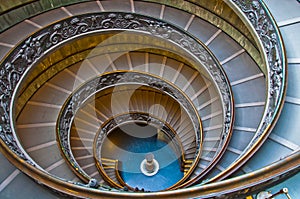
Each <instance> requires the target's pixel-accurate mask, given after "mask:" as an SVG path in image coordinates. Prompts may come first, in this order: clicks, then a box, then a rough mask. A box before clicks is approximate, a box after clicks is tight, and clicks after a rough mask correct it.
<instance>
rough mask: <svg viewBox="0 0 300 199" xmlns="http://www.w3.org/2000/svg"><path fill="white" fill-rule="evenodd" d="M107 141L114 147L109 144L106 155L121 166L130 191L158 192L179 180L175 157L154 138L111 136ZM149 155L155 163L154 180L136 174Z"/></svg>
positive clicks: (123, 134)
mask: <svg viewBox="0 0 300 199" xmlns="http://www.w3.org/2000/svg"><path fill="white" fill-rule="evenodd" d="M147 130H151V128H147ZM153 130H156V129H153ZM152 135H153V134H152ZM110 140H111V143H112V142H113V143H114V144H110V148H109V151H107V153H106V154H110V156H113V157H110V158H115V159H118V160H119V161H120V162H121V168H120V169H121V171H120V174H121V177H122V178H123V180H124V182H125V183H126V184H127V185H129V186H130V187H133V188H136V187H137V188H138V189H139V190H141V189H144V190H145V191H159V190H164V189H166V188H168V187H170V186H172V185H174V184H175V183H176V182H178V181H179V180H180V179H181V178H182V177H183V172H182V171H181V170H180V164H179V160H178V158H179V157H177V156H176V154H175V152H174V151H173V150H172V148H171V147H170V146H169V145H168V144H167V143H165V142H162V141H160V140H158V139H157V138H156V136H151V137H146V138H140V137H134V136H131V135H128V134H126V133H122V132H118V133H115V134H114V135H111V137H110ZM149 152H151V153H153V154H154V158H155V160H157V162H158V163H159V171H158V173H157V174H155V175H154V176H146V175H144V174H143V173H142V172H141V170H140V164H141V162H142V161H143V160H144V159H145V155H146V154H147V153H149Z"/></svg>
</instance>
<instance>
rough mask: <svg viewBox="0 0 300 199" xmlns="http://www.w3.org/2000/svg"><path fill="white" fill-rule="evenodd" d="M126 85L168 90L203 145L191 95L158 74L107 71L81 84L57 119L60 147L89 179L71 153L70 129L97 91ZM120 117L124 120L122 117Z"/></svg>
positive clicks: (199, 124) (73, 164)
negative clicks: (188, 95)
mask: <svg viewBox="0 0 300 199" xmlns="http://www.w3.org/2000/svg"><path fill="white" fill-rule="evenodd" d="M123 84H126V85H130V84H134V85H141V86H142V85H145V86H148V87H150V88H153V89H157V90H158V91H160V92H162V93H165V94H167V95H169V96H170V97H172V98H173V99H175V100H176V101H177V102H178V103H179V104H180V106H182V107H183V108H184V110H185V112H186V113H187V115H188V116H189V117H190V119H191V121H192V124H193V127H194V132H195V137H196V145H197V146H200V145H201V142H202V125H201V120H200V116H199V115H198V112H197V109H196V108H195V107H194V105H193V104H192V102H190V101H189V100H188V98H187V97H186V96H185V95H184V94H183V93H182V92H180V91H179V89H178V88H176V87H174V86H173V85H171V84H169V83H167V82H165V81H164V80H162V79H161V78H159V77H155V76H153V75H149V74H145V73H141V72H133V71H127V72H124V71H116V72H112V73H107V74H104V75H102V76H99V77H96V78H94V79H92V80H90V81H88V82H86V83H85V84H83V85H82V86H81V87H79V88H78V89H77V90H76V91H75V92H74V93H73V94H72V95H71V96H70V97H69V98H68V100H67V101H66V102H65V104H64V107H63V108H62V110H61V113H60V115H59V117H58V120H57V126H58V132H57V136H58V140H59V144H60V146H61V147H60V148H61V149H62V152H63V153H64V155H65V157H66V158H67V160H68V161H69V162H70V163H71V165H72V167H73V168H75V170H76V171H77V172H78V173H80V175H82V176H83V177H84V178H86V179H89V176H88V175H87V174H86V173H85V172H84V171H83V170H82V169H81V168H80V166H79V165H78V163H77V162H76V160H75V158H74V156H73V154H72V149H71V144H70V140H69V137H70V129H71V126H72V122H73V120H74V116H75V115H76V112H77V111H78V110H79V109H80V108H81V107H82V106H83V105H84V103H85V102H86V101H87V100H88V99H90V98H91V97H92V96H94V95H95V94H96V93H99V92H101V91H103V90H105V89H107V88H111V87H115V86H118V85H123ZM118 118H119V119H122V117H118ZM136 119H138V118H136ZM114 122H116V120H111V122H110V123H108V124H107V125H106V126H105V127H103V128H102V131H104V132H106V130H105V128H108V129H111V128H112V127H114V126H115V125H116V124H115V123H114ZM101 135H102V134H101ZM100 137H101V136H100ZM196 154H198V155H199V154H200V150H197V152H196Z"/></svg>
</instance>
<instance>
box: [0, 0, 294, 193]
mask: <svg viewBox="0 0 300 199" xmlns="http://www.w3.org/2000/svg"><path fill="white" fill-rule="evenodd" d="M116 2H117V3H115V4H113V3H111V2H110V1H105V0H103V1H84V2H83V1H76V0H75V1H71V2H61V3H60V4H59V5H58V4H57V3H53V5H52V4H51V5H49V4H48V3H47V2H44V1H28V2H25V3H23V4H22V3H20V5H16V7H14V6H13V5H6V4H5V5H3V8H4V10H3V11H2V12H1V13H0V19H1V20H2V19H3V22H5V23H2V25H0V27H2V28H1V30H0V31H1V32H2V34H1V36H2V35H3V38H5V39H7V41H4V40H3V39H1V36H0V46H3V49H0V55H1V56H2V57H4V58H3V60H2V62H1V71H2V72H1V82H0V95H1V101H0V102H1V109H0V114H1V118H2V120H1V121H0V123H1V129H0V137H1V139H0V143H1V148H0V149H1V153H3V154H5V156H6V157H7V158H8V159H9V160H10V161H11V162H12V163H13V164H14V165H15V166H17V168H19V169H21V170H22V171H24V173H26V174H27V175H29V176H31V177H32V178H33V179H35V180H37V181H39V183H41V184H43V185H45V186H47V187H49V188H51V189H52V190H54V191H55V192H60V193H61V194H63V195H64V194H66V195H67V196H74V193H78V194H79V195H78V196H79V197H89V198H99V197H100V198H103V197H105V198H106V197H107V198H111V197H118V198H122V197H131V198H139V197H140V195H139V193H132V192H131V191H138V192H140V191H141V190H138V189H137V190H135V189H134V188H133V187H130V186H128V185H126V182H125V181H123V179H122V176H121V175H122V174H121V173H119V172H118V171H119V169H120V168H119V167H120V165H119V164H114V165H110V164H107V165H105V164H106V163H105V162H102V161H104V159H103V157H104V158H105V157H106V156H103V154H101V143H103V142H104V140H105V139H107V135H105V136H102V134H103V130H107V129H106V128H108V130H107V132H108V133H107V134H110V133H109V132H112V131H113V130H114V128H117V127H118V126H120V127H121V126H122V125H123V124H126V123H128V122H129V123H130V122H132V121H134V122H135V123H138V122H141V121H142V122H143V123H145V124H146V123H147V124H150V123H151V121H152V123H151V124H150V125H153V126H155V127H157V124H158V126H159V128H160V127H161V126H163V127H162V128H161V129H162V132H164V135H166V136H167V137H170V138H171V139H172V140H173V141H174V143H175V144H174V146H173V147H172V149H173V151H175V152H176V154H177V155H178V156H181V162H182V163H181V168H182V171H183V172H184V177H183V178H182V179H181V180H179V181H178V182H177V183H175V184H174V186H171V187H169V188H167V191H164V192H159V191H157V192H154V193H143V196H144V197H149V198H150V197H151V198H152V197H160V198H173V197H201V198H217V197H224V198H233V197H237V196H238V197H246V196H249V195H251V194H255V193H258V192H259V191H261V190H263V189H264V188H266V187H269V186H273V185H275V184H278V183H279V182H280V181H282V180H284V179H286V178H289V177H291V176H292V175H294V174H296V173H298V172H299V157H298V156H299V146H298V145H297V144H296V143H297V142H294V141H292V140H290V139H292V138H293V137H295V136H294V134H291V135H285V136H284V137H280V136H278V134H277V133H275V134H274V133H271V132H272V130H273V128H274V126H275V124H276V122H277V120H278V118H279V115H280V112H281V109H282V108H283V103H284V96H285V92H286V81H287V80H286V75H287V69H286V65H287V63H286V62H287V60H286V57H285V56H286V55H285V49H284V45H283V41H282V38H281V35H280V32H279V28H278V27H277V25H276V22H275V21H274V19H273V18H272V16H271V14H270V11H269V10H268V9H267V7H266V5H265V3H264V2H262V1H257V0H255V1H249V2H248V1H243V0H232V1H231V0H224V1H222V0H212V1H201V2H198V1H194V0H191V1H185V0H184V1H180V2H179V1H174V2H172V1H168V0H163V1H157V0H147V1H146V0H145V1H139V0H128V1H118V0H116ZM268 4H269V2H268ZM41 5H42V6H41ZM3 8H1V9H3ZM30 8H32V10H30ZM26 10H30V12H24V11H26ZM41 10H43V12H44V13H41ZM14 12H16V13H23V14H22V15H21V17H19V18H15V19H13V18H12V17H11V16H13V15H14ZM47 16H48V17H47ZM50 16H51V17H50ZM178 16H181V17H180V18H179V17H178ZM30 17H32V18H30ZM23 19H26V20H25V21H22V20H23ZM283 23H285V22H282V24H283ZM287 23H288V22H287ZM293 23H294V22H293ZM16 24H18V25H16ZM48 24H50V25H48ZM280 24H281V23H280ZM14 25H15V26H14ZM44 26H45V27H44ZM10 27H12V28H11V29H10ZM22 27H23V28H22ZM21 29H24V30H25V31H27V32H26V33H25V34H28V35H29V36H28V37H26V36H25V35H21V32H20V31H17V30H21ZM13 32H14V33H13ZM19 32H20V33H19ZM10 34H12V35H14V36H15V37H14V39H10V37H9V35H10ZM126 42H127V43H126ZM99 44H100V45H99ZM140 44H143V45H140ZM224 49H226V50H224ZM294 61H295V60H294V59H292V62H293V63H294ZM121 74H122V75H121ZM124 74H126V75H128V76H126V75H125V76H124ZM110 75H111V76H113V78H110V77H109V76H110ZM124 77H125V78H124ZM124 79H125V80H124ZM123 80H124V81H123ZM111 85H114V86H117V87H123V88H125V87H126V86H127V87H128V86H129V85H139V86H141V85H142V87H143V88H144V89H142V87H140V89H137V90H136V93H135V94H134V95H132V94H131V93H130V92H131V91H130V89H128V88H127V90H126V89H125V90H123V91H117V90H114V87H112V86H111ZM146 87H147V89H145V88H146ZM112 92H114V93H115V96H114V99H115V100H114V99H113V100H112V96H111V93H112ZM99 93H102V94H101V95H100V94H99ZM163 93H164V94H163ZM47 96H48V97H47ZM91 96H93V97H92V98H95V100H94V101H91V100H90V98H91ZM125 96H126V97H128V96H131V101H130V103H129V104H128V105H127V104H126V103H124V102H123V101H124V100H123V101H122V99H124V98H126V97H125ZM295 99H296V98H295ZM295 99H294V98H293V99H292V98H290V97H289V98H287V103H289V102H290V101H291V102H293V103H296V104H297V101H296V100H295ZM233 101H234V102H235V104H233ZM110 102H113V103H110ZM153 104H155V105H157V107H156V106H153V107H151V106H152V105H153ZM179 104H180V105H179ZM158 105H159V107H158ZM126 107H129V108H126ZM181 107H183V109H184V111H180V108H181ZM163 110H165V111H163ZM32 112H35V113H36V115H32ZM136 114H137V115H138V116H137V115H136ZM143 114H146V117H141V115H143ZM133 115H136V117H134V118H132V117H131V116H133ZM285 115H286V114H284V116H285ZM58 116H59V119H58V120H56V118H57V117H58ZM125 116H127V117H125ZM128 116H130V118H128ZM234 116H235V120H234ZM149 117H150V118H152V119H149ZM120 118H123V120H120ZM124 118H125V120H126V121H124ZM153 118H156V120H155V119H154V120H153ZM200 118H201V120H200ZM119 120H120V121H119ZM117 121H118V122H117ZM153 121H156V122H154V123H155V124H154V123H153ZM158 121H159V122H158ZM116 122H117V123H116ZM279 124H281V123H280V122H279ZM55 125H57V132H58V133H57V136H58V137H59V138H58V142H59V143H61V145H59V146H57V145H56V141H55V131H56V130H55ZM167 127H168V128H167ZM157 128H158V127H157ZM199 129H201V133H200V130H199ZM61 130H63V133H61V132H62V131H61ZM38 132H41V133H40V135H38V134H37V133H38ZM53 132H54V134H53ZM66 132H67V133H66ZM96 132H97V133H96ZM101 132H102V133H101ZM104 134H105V133H104ZM200 134H201V135H200ZM174 136H175V137H174ZM33 138H34V139H33ZM37 138H39V139H40V141H37ZM279 145H280V147H278V150H279V149H280V150H281V149H282V148H283V151H282V152H281V151H279V153H278V155H275V156H276V157H275V156H274V158H272V157H266V160H264V161H263V163H260V164H258V165H256V166H254V167H253V168H252V166H253V162H255V160H257V159H259V157H261V156H262V154H264V153H265V154H268V153H269V152H268V150H270V149H272V148H274V146H275V147H276V146H279ZM46 149H48V150H49V152H51V153H49V158H48V160H45V158H42V157H41V155H42V154H43V153H44V152H43V151H45V150H46ZM286 149H288V150H289V151H292V152H289V151H287V150H286ZM59 150H62V152H63V154H64V155H60V154H59ZM93 150H94V152H91V151H93ZM200 152H201V153H200ZM280 154H283V156H284V157H280V160H278V158H277V157H279V155H280ZM63 156H65V157H66V160H67V161H70V162H69V163H67V164H69V166H71V168H73V171H72V170H71V171H70V170H68V167H67V166H66V165H67V164H66V162H67V161H66V162H65V160H64V159H63V158H62V157H63ZM108 158H110V157H108ZM93 159H95V160H94V161H96V165H97V167H98V169H99V172H98V171H97V167H96V165H95V163H94V162H93ZM102 159H103V160H102ZM249 160H250V161H249ZM268 164H270V165H268ZM117 165H118V166H117ZM265 165H267V166H265ZM260 166H261V167H263V168H261V167H260ZM260 168H261V169H260ZM67 170H68V171H67ZM110 172H112V173H110ZM99 173H100V174H102V176H101V175H99ZM75 174H76V175H77V177H79V179H77V177H75ZM13 175H16V176H17V175H18V174H17V173H13V174H12V176H11V177H8V178H7V179H9V178H12V179H13ZM235 176H236V177H235ZM94 178H96V179H97V181H98V182H99V186H98V183H96V185H95V186H94V185H92V180H94ZM91 179H92V180H91ZM97 181H96V182H97ZM82 182H83V183H82ZM5 183H7V182H3V183H1V184H0V195H1V190H2V189H3V188H2V187H3V186H4V187H5ZM84 183H88V184H84ZM107 184H110V185H111V186H112V187H116V188H112V187H110V186H108V185H107ZM126 187H127V188H126ZM128 189H129V190H128ZM173 189H178V190H173ZM277 190H278V189H277ZM146 192H147V190H146ZM280 193H283V192H278V194H280ZM276 194H277V193H276ZM288 197H290V196H288Z"/></svg>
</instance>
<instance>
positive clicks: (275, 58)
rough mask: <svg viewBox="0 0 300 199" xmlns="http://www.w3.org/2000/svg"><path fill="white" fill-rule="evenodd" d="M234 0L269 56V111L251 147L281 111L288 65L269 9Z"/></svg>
mask: <svg viewBox="0 0 300 199" xmlns="http://www.w3.org/2000/svg"><path fill="white" fill-rule="evenodd" d="M233 2H234V3H235V4H236V6H238V7H239V8H240V9H241V11H242V12H243V13H244V14H245V15H246V17H247V18H248V20H249V21H250V22H251V24H252V26H253V27H254V29H255V31H256V33H257V35H258V37H259V38H260V41H261V42H262V45H263V47H264V52H265V54H266V56H267V60H266V61H267V62H268V65H269V67H268V72H269V74H268V80H269V86H268V92H269V93H268V101H269V104H268V107H267V112H266V114H265V116H264V118H263V120H262V126H261V128H259V131H258V133H257V134H256V135H255V137H254V139H253V141H252V143H251V144H250V145H249V146H248V147H251V146H253V145H254V144H255V143H256V141H257V140H258V139H259V138H260V137H261V136H262V135H263V134H264V132H265V131H266V129H267V128H268V126H270V125H271V123H272V121H273V120H274V118H275V117H276V115H277V114H278V112H279V108H280V106H279V101H280V100H282V98H283V96H284V93H285V87H284V84H285V83H284V81H285V79H284V78H285V76H286V74H285V73H286V71H285V67H286V66H285V60H284V59H285V58H284V55H283V45H282V42H281V39H280V34H279V33H278V32H277V28H276V27H275V24H274V21H272V19H271V18H270V17H269V14H268V11H267V9H266V7H265V6H264V5H263V3H261V2H260V1H258V0H255V1H245V0H233Z"/></svg>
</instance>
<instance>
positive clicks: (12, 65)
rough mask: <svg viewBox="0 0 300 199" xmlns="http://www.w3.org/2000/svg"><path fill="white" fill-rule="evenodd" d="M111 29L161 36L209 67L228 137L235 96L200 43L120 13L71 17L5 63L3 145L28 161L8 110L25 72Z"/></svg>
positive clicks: (28, 41)
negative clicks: (67, 45) (80, 39)
mask: <svg viewBox="0 0 300 199" xmlns="http://www.w3.org/2000/svg"><path fill="white" fill-rule="evenodd" d="M108 29H109V30H139V31H141V32H145V33H148V34H149V33H150V34H152V35H154V36H159V37H162V38H164V39H166V40H169V41H172V42H175V43H176V44H178V45H179V46H180V47H182V48H184V49H186V50H187V51H189V52H190V53H192V54H193V55H194V56H196V57H197V58H198V59H199V61H200V62H201V63H202V64H203V66H205V67H206V69H207V70H208V72H209V74H210V75H211V76H212V78H213V79H214V81H215V83H216V84H217V87H218V89H219V90H220V92H221V97H222V102H223V103H224V118H225V119H224V128H223V135H224V136H223V137H226V135H227V134H228V131H229V128H228V127H229V126H231V124H232V117H233V116H232V95H231V91H230V88H229V83H228V82H227V79H226V76H225V73H224V72H223V70H222V69H221V67H220V66H219V65H218V63H217V61H216V60H215V59H214V58H213V56H212V54H211V53H210V52H209V51H208V50H207V49H206V48H205V47H204V46H203V44H201V43H199V41H197V40H196V39H193V38H192V37H190V36H189V35H187V34H186V33H184V32H183V31H181V30H180V29H178V28H176V27H174V26H171V25H170V24H167V23H165V22H162V21H160V20H157V19H154V18H150V17H146V16H141V15H138V14H129V13H118V12H114V13H101V14H86V15H81V16H76V17H71V18H68V19H65V20H63V21H61V22H58V23H56V24H54V25H51V26H49V27H47V28H44V29H41V30H40V31H38V32H37V33H35V34H33V35H32V36H30V37H29V38H28V39H26V40H25V41H23V42H22V43H21V44H20V45H19V46H18V47H16V48H15V49H14V50H13V51H12V52H11V53H10V54H9V55H8V57H7V58H6V59H5V60H4V61H3V62H2V64H1V71H0V75H1V82H0V83H1V85H0V100H1V101H0V103H1V107H0V113H1V118H2V120H1V129H0V136H1V138H2V140H3V141H4V143H5V144H6V145H7V146H9V147H10V149H11V150H12V151H13V152H14V153H16V154H17V155H19V157H20V158H22V159H24V160H26V161H28V160H27V159H28V158H26V156H27V155H25V154H26V153H25V151H24V150H23V149H22V147H20V146H19V145H18V144H17V142H16V140H15V139H16V138H15V137H16V136H15V135H14V133H13V131H14V130H12V128H14V127H13V126H12V124H11V123H10V121H9V115H10V111H11V110H9V107H10V106H11V103H13V101H14V100H15V96H13V92H16V91H17V90H18V88H17V85H18V83H19V81H20V80H21V79H23V78H25V76H26V71H29V70H30V68H31V67H34V64H35V63H36V62H37V61H39V59H40V58H42V57H43V55H45V54H46V53H48V52H49V51H50V50H51V49H53V48H55V47H57V46H59V45H62V44H63V43H64V42H66V41H68V40H70V39H73V38H76V37H77V36H80V35H82V34H88V33H94V32H95V31H103V30H108ZM154 84H155V83H153V85H154ZM162 86H163V85H162ZM70 106H72V105H70ZM68 114H72V112H69V113H68ZM11 115H12V114H11ZM12 120H13V118H12ZM66 122H68V121H66ZM29 162H30V161H29Z"/></svg>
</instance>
